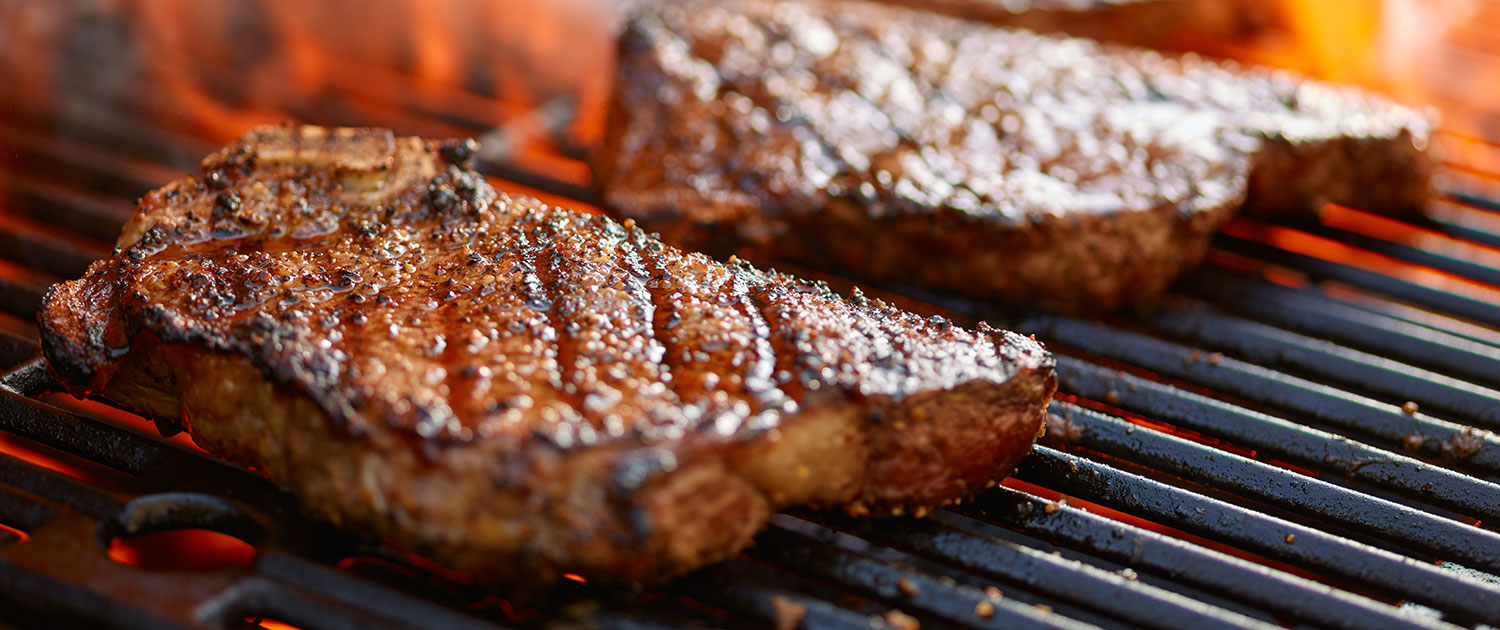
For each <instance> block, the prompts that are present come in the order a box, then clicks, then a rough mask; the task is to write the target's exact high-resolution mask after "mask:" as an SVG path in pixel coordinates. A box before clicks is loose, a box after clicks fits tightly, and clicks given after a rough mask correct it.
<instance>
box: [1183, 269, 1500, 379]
mask: <svg viewBox="0 0 1500 630" xmlns="http://www.w3.org/2000/svg"><path fill="white" fill-rule="evenodd" d="M1184 285H1185V287H1186V288H1188V289H1189V290H1190V291H1191V292H1192V293H1193V294H1194V295H1196V296H1198V297H1202V298H1204V299H1207V300H1209V301H1210V302H1212V303H1214V304H1217V305H1219V306H1220V307H1222V308H1225V309H1228V310H1230V311H1233V312H1236V313H1240V314H1243V315H1246V316H1248V317H1251V318H1253V319H1256V320H1258V321H1262V322H1267V323H1270V324H1272V325H1274V326H1277V327H1280V328H1284V329H1288V330H1296V331H1299V332H1301V333H1303V334H1305V335H1310V336H1314V337H1321V338H1325V339H1332V340H1334V341H1336V342H1338V343H1343V344H1346V345H1349V346H1353V347H1359V348H1362V349H1366V350H1369V351H1372V352H1375V353H1376V354H1379V355H1381V356H1385V357H1389V358H1393V359H1397V360H1400V361H1404V362H1407V363H1410V364H1412V365H1421V366H1424V367H1427V368H1429V369H1432V370H1435V371H1437V372H1439V373H1442V374H1451V375H1453V376H1458V377H1462V378H1464V379H1467V380H1469V381H1471V382H1475V383H1480V384H1485V385H1489V386H1491V387H1493V386H1496V385H1500V357H1497V356H1496V354H1495V351H1496V348H1495V346H1493V345H1490V344H1486V343H1481V342H1476V341H1473V340H1470V339H1466V338H1464V337H1460V336H1458V335H1454V334H1450V333H1446V332H1443V331H1440V330H1435V329H1433V328H1429V327H1426V326H1420V325H1417V324H1413V323H1411V322H1407V321H1404V320H1401V319H1397V318H1395V317H1391V316H1388V315H1382V314H1380V313H1374V312H1371V311H1367V310H1364V309H1360V308H1357V307H1354V306H1350V305H1348V304H1345V303H1341V302H1338V301H1336V300H1332V299H1329V298H1328V297H1327V296H1325V295H1322V294H1321V293H1318V292H1317V291H1316V290H1315V289H1290V288H1287V287H1283V286H1280V285H1275V284H1271V283H1268V282H1264V281H1259V280H1254V279H1250V278H1246V277H1243V276H1240V275H1238V274H1233V273H1228V272H1224V271H1220V270H1215V269H1206V270H1203V271H1200V272H1199V273H1196V274H1193V275H1192V276H1190V277H1188V279H1187V280H1186V282H1185V283H1184Z"/></svg>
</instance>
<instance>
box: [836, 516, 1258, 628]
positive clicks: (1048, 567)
mask: <svg viewBox="0 0 1500 630" xmlns="http://www.w3.org/2000/svg"><path fill="white" fill-rule="evenodd" d="M823 524H824V525H828V526H832V527H834V528H836V529H838V530H840V531H846V532H850V533H853V534H855V535H857V536H859V537H861V538H864V539H866V540H869V541H871V542H875V543H878V544H882V545H886V546H890V547H894V548H897V549H902V550H905V551H907V552H910V553H914V554H916V555H919V556H922V557H925V558H931V559H934V560H939V561H941V562H944V563H946V564H949V565H951V566H955V567H959V568H962V569H964V570H965V571H969V572H973V573H977V574H980V575H985V576H989V577H991V578H992V579H997V580H1000V581H1002V582H1006V583H1010V584H1016V585H1021V586H1024V587H1026V588H1027V589H1028V590H1032V591H1035V592H1040V593H1045V594H1046V595H1048V596H1049V597H1052V598H1055V599H1057V600H1059V601H1064V602H1067V603H1069V604H1071V605H1074V606H1077V607H1079V608H1084V609H1092V610H1096V611H1101V612H1104V613H1105V614H1109V615H1112V616H1116V617H1118V618H1119V619H1121V620H1123V621H1126V622H1128V623H1130V624H1132V625H1135V626H1141V627H1148V628H1270V627H1274V626H1270V625H1269V624H1266V623H1264V622H1261V621H1259V620H1255V619H1251V618H1249V617H1245V616H1243V615H1240V614H1237V613H1232V612H1229V611H1226V610H1223V609H1218V608H1215V607H1212V606H1208V605H1205V604H1203V603H1201V602H1197V601H1194V600H1192V599H1188V598H1186V597H1182V596H1181V595H1178V594H1176V593H1172V592H1170V591H1165V590H1162V589H1160V588H1157V587H1154V586H1151V585H1149V584H1143V583H1141V582H1136V581H1132V580H1129V579H1127V578H1125V577H1123V576H1121V575H1118V574H1116V573H1111V572H1108V571H1104V570H1102V569H1098V568H1095V567H1093V566H1091V565H1088V564H1085V563H1082V562H1079V561H1077V560H1069V559H1064V558H1061V557H1056V556H1053V555H1051V554H1047V553H1043V552H1041V551H1038V550H1035V549H1031V548H1028V547H1025V546H1022V545H1018V544H1015V543H1012V542H1010V541H1006V540H1000V539H994V538H986V537H981V536H977V535H974V534H971V533H968V532H965V531H961V530H958V529H955V528H953V527H951V526H948V525H946V524H942V523H939V522H936V521H933V520H922V521H915V520H904V519H893V520H889V521H883V522H881V523H880V524H879V525H872V524H870V523H868V522H850V521H848V520H846V519H838V520H835V519H831V518H830V519H829V520H825V521H823Z"/></svg>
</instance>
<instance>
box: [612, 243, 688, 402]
mask: <svg viewBox="0 0 1500 630" xmlns="http://www.w3.org/2000/svg"><path fill="white" fill-rule="evenodd" d="M632 236H633V235H627V236H626V237H625V239H624V240H623V241H622V242H621V246H620V248H619V251H620V259H619V260H620V263H621V265H622V267H623V268H624V269H625V270H626V271H627V272H628V273H627V278H628V280H627V283H628V285H629V286H630V289H631V292H632V293H636V294H639V295H643V296H644V297H645V302H646V304H645V305H646V307H647V308H648V309H649V310H648V311H647V312H646V318H645V323H646V326H644V327H643V329H642V333H641V334H643V335H644V336H645V337H646V345H647V346H648V348H649V349H648V351H647V353H646V356H644V357H642V363H643V364H644V365H647V366H649V367H650V369H653V370H655V371H656V372H657V375H658V378H659V379H662V380H665V381H666V382H667V383H668V385H667V388H666V393H668V394H670V395H671V397H672V398H674V399H676V400H673V401H672V402H674V403H677V404H680V403H681V398H680V397H679V396H678V395H677V390H676V389H674V387H675V384H676V377H675V375H674V374H673V371H672V362H671V361H670V360H669V357H670V356H671V355H672V348H670V347H668V346H667V343H666V338H667V335H666V333H667V330H666V328H665V327H664V325H663V324H664V322H663V321H662V318H663V312H664V310H665V309H663V308H662V305H663V304H670V303H671V300H670V299H669V298H667V297H666V296H665V295H664V294H663V292H662V290H661V286H660V285H659V284H657V283H656V282H655V281H654V280H653V279H652V278H653V272H652V271H651V270H650V269H647V265H646V258H647V257H646V256H643V255H642V253H643V252H642V248H641V247H640V244H639V242H638V241H634V240H632ZM659 275H661V277H663V278H664V277H665V275H664V274H659ZM653 285H657V286H653ZM653 357H654V358H653ZM637 426H639V425H637Z"/></svg>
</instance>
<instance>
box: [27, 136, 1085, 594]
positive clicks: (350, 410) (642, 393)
mask: <svg viewBox="0 0 1500 630" xmlns="http://www.w3.org/2000/svg"><path fill="white" fill-rule="evenodd" d="M472 149H473V145H472V143H470V144H462V143H448V144H444V145H436V144H434V143H430V142H423V141H421V140H419V139H416V138H396V137H393V136H392V135H391V134H390V133H389V132H386V131H381V130H358V129H323V128H318V127H279V128H263V129H259V130H256V131H254V132H252V133H251V134H249V135H248V136H246V137H245V138H243V139H241V140H239V141H237V142H235V143H234V144H232V145H230V146H229V147H227V148H225V149H223V150H221V151H220V152H219V153H217V154H215V155H213V156H211V157H210V158H208V159H207V160H206V161H205V162H204V165H203V173H202V174H201V175H199V176H196V177H190V178H187V179H183V180H180V181H177V182H175V183H172V184H170V185H168V186H166V187H165V188H162V189H160V190H157V191H154V192H152V193H150V194H149V195H147V196H146V197H145V198H144V199H143V201H142V202H141V205H140V208H139V210H138V212H137V213H136V214H135V216H134V217H133V218H132V219H131V220H130V222H129V223H128V224H127V225H126V227H125V229H124V233H123V234H122V235H121V237H120V240H119V244H118V248H117V253H116V254H115V255H114V256H113V257H111V258H110V259H107V260H103V261H99V262H97V263H95V264H93V265H92V266H91V267H90V268H89V270H88V272H87V275H85V277H83V278H82V279H80V280H75V281H71V282H65V283H62V284H60V285H57V286H56V287H53V289H52V290H50V291H49V292H48V294H47V296H46V298H45V300H44V304H43V307H42V312H41V316H40V322H41V327H42V341H43V345H44V348H45V352H46V356H47V359H48V361H49V362H50V364H51V366H52V369H53V370H54V371H55V372H56V374H57V375H58V376H59V377H60V378H61V379H62V380H63V381H64V382H66V383H68V384H69V385H70V386H72V387H73V388H75V392H76V393H83V392H89V391H93V392H102V394H103V395H104V396H106V397H109V398H112V399H114V400H116V401H118V402H120V403H123V404H125V405H127V406H130V407H132V408H135V409H139V410H141V411H143V412H145V413H148V414H152V415H155V416H158V417H165V418H178V417H182V418H184V419H185V422H186V423H187V427H188V430H189V431H190V432H191V434H192V436H193V438H194V440H195V441H196V442H197V443H198V444H200V445H201V446H203V448H205V449H207V450H209V451H211V452H214V453H217V454H219V455H222V456H224V457H227V458H229V459H232V460H234V461H237V462H240V463H242V464H245V465H247V466H251V467H254V468H255V469H256V470H259V471H263V472H264V473H265V474H266V475H268V476H269V477H270V478H271V479H272V480H273V481H275V482H277V483H278V484H281V485H283V486H285V487H287V488H289V489H290V490H291V491H293V492H294V493H295V494H297V495H298V496H299V497H300V499H301V500H302V501H303V502H304V503H305V505H306V506H307V507H308V509H310V510H311V511H312V512H314V513H316V514H319V515H321V516H323V517H326V518H328V519H329V520H331V521H333V522H334V523H336V524H340V525H344V526H348V527H352V528H357V529H359V530H362V531H367V532H372V533H374V534H378V535H379V536H382V537H384V538H386V539H389V540H393V541H395V542H397V543H399V544H401V545H404V546H406V547H409V548H410V549H412V550H415V551H417V552H419V553H423V554H428V555H431V556H432V557H434V558H436V559H437V560H438V561H439V562H441V563H443V564H445V565H447V566H449V567H452V568H455V569H460V570H464V571H469V572H473V573H475V574H477V575H479V576H481V577H483V578H486V579H494V580H506V579H512V578H525V579H526V580H531V581H535V580H548V579H551V578H552V577H553V576H556V575H558V574H559V573H560V572H563V571H573V572H577V573H581V574H583V575H586V576H594V577H601V578H610V579H655V578H661V577H665V576H670V575H673V574H677V573H680V572H683V571H686V570H688V569H691V568H693V567H696V566H699V565H701V564H704V563H706V562H710V561H713V560H716V559H719V558H723V557H725V556H727V555H730V554H733V553H734V552H735V551H736V550H738V549H740V548H741V547H743V546H745V545H746V544H748V543H749V542H750V540H751V537H752V536H753V535H754V534H755V532H756V531H757V530H759V529H760V528H761V526H762V525H763V524H764V522H765V521H766V519H767V518H768V517H769V515H770V514H771V513H772V512H773V511H775V510H777V509H779V508H781V507H784V506H789V505H815V506H840V507H843V508H844V509H845V510H847V511H849V512H851V513H855V514H868V513H873V514H881V515H883V514H893V513H901V512H916V513H924V512H926V511H927V510H929V509H931V508H933V507H935V506H940V505H944V504H947V503H949V502H951V501H953V500H955V499H957V498H960V497H962V496H964V495H965V494H967V493H970V492H973V491H976V490H978V489H981V488H984V487H986V485H988V484H993V482H995V481H996V480H997V479H999V478H1001V477H1003V476H1004V475H1005V474H1007V473H1008V472H1009V471H1010V470H1011V468H1012V467H1013V466H1014V464H1015V463H1016V461H1017V460H1019V459H1020V458H1021V457H1022V456H1023V455H1024V454H1025V453H1026V452H1027V451H1028V450H1029V448H1030V445H1031V443H1032V441H1033V440H1034V438H1035V437H1036V435H1037V433H1038V431H1039V429H1040V427H1041V421H1042V416H1043V411H1044V408H1045V407H1046V405H1047V402H1048V400H1049V398H1050V396H1051V394H1052V392H1053V391H1054V389H1055V377H1054V376H1053V373H1052V360H1051V358H1050V356H1049V355H1048V354H1047V353H1046V352H1045V351H1043V349H1042V348H1041V347H1040V346H1039V345H1038V344H1037V343H1036V342H1034V341H1031V340H1029V339H1026V338H1023V337H1020V336H1018V335H1016V334H1014V333H1009V332H1003V331H1000V330H996V329H993V328H988V327H987V326H980V328H979V330H978V331H973V330H967V329H964V328H961V327H958V326H955V325H953V324H951V323H950V322H948V321H945V320H940V319H922V318H920V317H918V316H916V315H913V314H910V313H907V312H903V311H900V310H898V309H896V308H894V307H892V306H889V305H887V304H885V303H883V302H880V301H877V300H871V299H867V298H864V297H861V296H859V295H855V296H854V297H852V298H850V299H844V298H841V297H839V296H837V295H835V294H833V293H831V292H830V291H829V290H828V289H827V288H826V286H820V285H814V284H809V283H806V282H803V281H799V280H797V279H795V278H791V277H788V276H785V275H780V274H777V273H774V272H765V271H761V270H759V269H756V268H754V267H752V266H750V265H749V264H746V263H743V262H731V263H729V264H722V263H717V262H714V261H712V260H710V259H709V258H707V257H705V256H703V255H701V254H693V253H684V252H681V251H679V250H676V249H673V248H672V247H669V246H665V245H663V244H662V243H660V242H658V241H657V240H655V239H653V238H652V237H650V236H649V235H647V234H646V233H645V232H644V231H643V230H641V229H639V228H637V227H634V226H632V225H631V224H630V222H626V223H625V224H624V225H621V224H619V223H615V222H614V221H611V220H610V219H608V218H605V217H601V216H595V215H590V214H586V213H582V212H577V211H570V210H564V209H559V208H552V207H546V206H544V205H542V204H541V203H540V202H537V201H535V200H531V199H517V198H510V197H506V196H503V195H499V194H497V193H496V192H495V191H494V190H493V189H492V188H491V187H490V186H489V185H488V184H487V183H486V182H485V181H484V180H483V179H482V178H481V177H479V176H478V175H476V174H474V173H473V172H470V171H468V170H465V168H464V167H463V161H464V160H465V159H466V155H467V154H468V153H470V152H471V151H472Z"/></svg>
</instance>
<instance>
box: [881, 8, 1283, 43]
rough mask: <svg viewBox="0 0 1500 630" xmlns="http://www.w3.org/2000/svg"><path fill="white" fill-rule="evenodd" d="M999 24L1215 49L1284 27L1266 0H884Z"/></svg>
mask: <svg viewBox="0 0 1500 630" xmlns="http://www.w3.org/2000/svg"><path fill="white" fill-rule="evenodd" d="M880 1H881V2H885V3H888V4H901V5H906V6H910V7H913V8H918V9H923V10H928V11H935V12H938V13H945V14H948V15H953V16H956V17H962V18H965V19H970V20H978V21H981V22H986V23H989V24H994V25H996V26H1005V27H1010V28H1024V29H1027V30H1031V31H1037V32H1039V33H1064V34H1067V35H1072V36H1074V37H1086V38H1088V39H1092V40H1097V41H1102V42H1112V43H1118V44H1127V45H1131V46H1141V47H1144V48H1155V49H1158V50H1183V51H1187V50H1198V51H1199V52H1204V51H1203V50H1201V48H1208V49H1214V48H1217V47H1219V45H1220V44H1221V43H1222V42H1224V41H1232V40H1243V39H1245V38H1248V37H1257V36H1265V35H1266V34H1267V33H1271V32H1274V31H1276V30H1279V29H1280V28H1281V27H1282V25H1281V24H1280V23H1279V21H1280V20H1278V18H1279V16H1278V15H1277V11H1276V9H1277V6H1276V5H1275V4H1274V3H1270V2H1265V1H1264V0H880Z"/></svg>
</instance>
